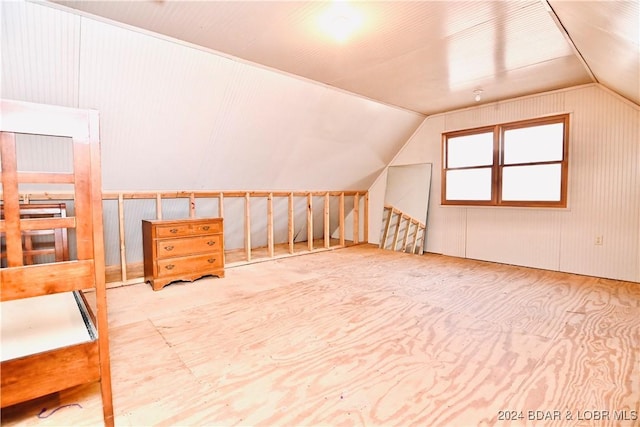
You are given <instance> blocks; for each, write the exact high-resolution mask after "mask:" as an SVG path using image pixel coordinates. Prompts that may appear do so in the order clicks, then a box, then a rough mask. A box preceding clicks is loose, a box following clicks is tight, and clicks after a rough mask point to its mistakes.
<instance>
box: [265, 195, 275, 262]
mask: <svg viewBox="0 0 640 427" xmlns="http://www.w3.org/2000/svg"><path fill="white" fill-rule="evenodd" d="M273 245H274V241H273V193H269V195H268V196H267V247H268V250H269V257H270V258H273V254H274V253H273V251H274V246H273Z"/></svg>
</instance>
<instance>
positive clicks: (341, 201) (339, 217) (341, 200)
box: [338, 192, 345, 246]
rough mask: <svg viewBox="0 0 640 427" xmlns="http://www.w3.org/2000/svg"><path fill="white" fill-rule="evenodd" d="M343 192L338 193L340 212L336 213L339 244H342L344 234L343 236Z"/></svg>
mask: <svg viewBox="0 0 640 427" xmlns="http://www.w3.org/2000/svg"><path fill="white" fill-rule="evenodd" d="M344 194H345V193H344V192H341V193H340V213H339V214H338V219H339V220H340V222H339V223H338V228H339V230H340V246H344V242H345V236H344Z"/></svg>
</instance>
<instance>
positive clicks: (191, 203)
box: [189, 193, 196, 218]
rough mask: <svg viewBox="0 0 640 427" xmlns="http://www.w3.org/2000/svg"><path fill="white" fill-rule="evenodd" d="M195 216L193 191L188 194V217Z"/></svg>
mask: <svg viewBox="0 0 640 427" xmlns="http://www.w3.org/2000/svg"><path fill="white" fill-rule="evenodd" d="M195 217H196V196H195V194H194V193H191V194H189V218H195Z"/></svg>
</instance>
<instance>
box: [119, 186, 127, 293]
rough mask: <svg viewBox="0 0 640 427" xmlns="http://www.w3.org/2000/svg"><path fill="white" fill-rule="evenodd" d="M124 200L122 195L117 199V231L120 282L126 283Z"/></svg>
mask: <svg viewBox="0 0 640 427" xmlns="http://www.w3.org/2000/svg"><path fill="white" fill-rule="evenodd" d="M124 224H125V222H124V199H123V197H122V194H120V197H118V229H119V232H120V234H119V239H120V265H121V268H120V271H121V273H122V277H121V279H122V281H123V282H126V281H127V249H126V246H125V241H124V236H125V232H124Z"/></svg>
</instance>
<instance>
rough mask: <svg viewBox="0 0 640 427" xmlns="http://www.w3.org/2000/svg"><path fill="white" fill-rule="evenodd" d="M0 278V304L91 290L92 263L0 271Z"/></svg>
mask: <svg viewBox="0 0 640 427" xmlns="http://www.w3.org/2000/svg"><path fill="white" fill-rule="evenodd" d="M103 276H104V275H103ZM0 278H1V279H2V280H0V286H1V288H0V290H1V291H2V295H0V299H1V300H2V301H9V300H14V299H20V298H28V297H32V296H37V295H45V294H54V293H57V292H67V291H74V290H78V289H87V288H91V287H93V286H94V282H95V275H94V261H93V260H85V261H66V262H57V263H50V264H35V265H27V266H18V267H8V268H2V269H0ZM61 278H63V279H61ZM103 280H104V279H103Z"/></svg>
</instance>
